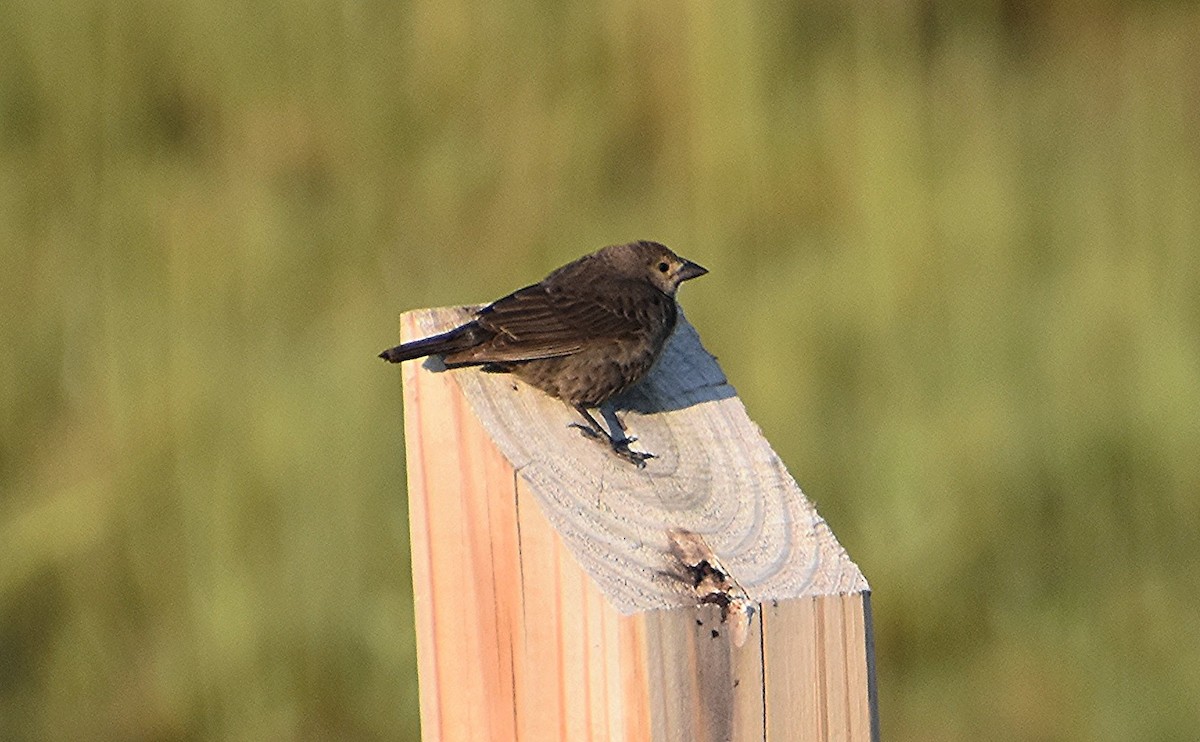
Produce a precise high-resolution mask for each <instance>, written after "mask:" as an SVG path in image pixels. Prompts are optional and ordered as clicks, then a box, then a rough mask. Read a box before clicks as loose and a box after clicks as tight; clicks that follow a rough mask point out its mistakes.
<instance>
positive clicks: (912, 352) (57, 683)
mask: <svg viewBox="0 0 1200 742" xmlns="http://www.w3.org/2000/svg"><path fill="white" fill-rule="evenodd" d="M887 5H888V9H887V10H885V11H878V10H872V11H870V12H868V11H866V10H862V11H853V10H851V9H850V8H849V7H848V6H844V5H843V4H841V3H809V4H805V5H803V6H802V7H792V6H791V4H787V3H765V4H758V5H755V6H754V8H753V9H750V8H749V7H748V6H746V7H738V8H735V7H734V6H732V5H729V6H720V7H718V6H717V5H712V4H702V5H697V4H692V3H667V4H662V3H657V4H643V3H632V2H620V3H608V4H598V5H597V7H595V8H590V9H589V8H588V7H586V6H582V5H573V6H569V7H559V5H558V4H554V3H542V4H522V5H521V6H520V7H513V8H505V9H504V10H501V7H502V6H499V5H496V6H490V7H489V8H486V9H482V10H480V9H476V8H474V7H471V6H469V5H466V4H456V3H445V2H439V3H428V2H424V3H407V4H403V5H402V6H400V5H398V4H392V3H383V2H378V3H371V2H357V3H352V2H346V3H342V4H337V3H326V2H306V3H282V2H276V3H265V4H249V5H247V4H245V3H232V2H229V3H223V2H210V3H198V2H189V1H187V0H174V1H171V2H158V3H152V2H121V3H117V2H110V3H104V2H98V1H97V0H79V1H78V2H63V1H62V0H57V1H55V2H49V3H42V2H33V1H32V0H23V1H21V0H0V261H2V265H3V266H4V268H3V270H0V317H2V321H0V347H3V348H4V352H5V356H6V358H5V360H4V362H3V363H0V738H2V739H5V740H27V739H28V740H35V739H37V740H40V739H46V740H51V739H54V740H57V739H73V740H74V739H80V740H86V739H121V740H159V739H163V740H165V739H172V740H174V739H247V740H252V739H253V740H258V739H405V738H411V737H414V736H415V735H416V733H417V731H416V730H417V723H418V722H417V715H416V714H417V712H416V673H415V661H414V656H413V637H412V606H411V593H410V587H409V578H408V571H409V562H408V554H407V523H406V518H405V506H404V490H403V483H404V468H403V460H402V438H401V417H400V414H401V405H400V390H399V379H398V374H397V373H396V372H395V369H388V368H386V367H385V366H383V365H382V364H381V362H379V361H378V360H377V359H376V358H375V357H374V356H375V353H377V352H378V351H379V350H380V349H381V348H383V347H385V346H386V345H388V344H390V343H391V342H393V341H394V339H395V335H396V317H397V316H398V314H399V312H400V311H401V310H403V309H407V308H413V307H419V306H433V305H447V304H459V303H472V302H479V301H486V300H488V299H490V298H494V297H495V296H498V295H499V294H501V293H503V292H505V291H507V290H510V289H512V288H514V287H516V286H518V285H521V284H522V283H524V282H530V281H532V280H536V279H537V278H539V277H540V276H541V275H543V274H544V273H545V272H547V271H548V270H550V269H551V268H553V267H556V266H557V265H559V264H561V263H563V262H565V261H567V260H569V259H571V258H573V257H575V256H577V255H579V254H581V253H583V252H585V251H588V250H591V249H594V248H596V247H599V246H601V245H604V244H608V243H612V242H617V241H624V240H628V239H633V238H642V237H646V238H654V239H659V240H662V241H664V242H666V243H667V244H669V245H672V246H673V247H675V248H677V249H678V250H679V252H680V253H682V254H684V255H686V256H688V257H690V258H693V259H695V260H697V261H698V262H700V263H702V264H704V265H705V266H707V267H708V268H710V269H711V270H712V273H711V275H709V276H707V277H705V278H704V279H703V280H701V281H697V282H695V283H694V284H689V285H688V287H687V288H686V289H685V290H684V291H683V296H682V300H683V304H684V306H685V308H686V309H687V311H688V313H689V317H690V318H691V319H692V321H693V322H694V323H695V324H696V325H697V326H698V327H699V328H700V330H701V333H702V335H703V337H704V339H705V342H706V344H707V345H708V347H709V349H710V350H712V351H713V352H714V353H716V354H717V355H719V356H720V358H721V362H722V364H723V366H724V368H725V370H726V372H727V373H728V375H729V378H730V379H731V380H732V381H733V383H734V384H735V385H736V386H737V388H738V390H739V392H740V393H741V394H742V397H743V399H744V400H745V401H746V403H747V405H748V407H749V409H750V412H751V414H752V416H754V417H755V418H756V420H758V421H759V422H760V423H761V424H762V426H763V428H764V430H765V431H766V433H767V435H768V437H769V438H770V439H771V440H772V442H773V443H774V444H775V446H776V448H777V449H778V450H779V451H780V453H781V455H782V456H783V458H784V460H785V461H786V462H787V463H788V465H789V467H790V469H791V470H792V472H793V474H794V475H795V476H796V477H797V479H798V480H799V481H800V483H801V485H802V486H803V487H804V488H805V490H806V491H807V492H808V493H809V495H810V496H812V497H813V498H814V499H816V500H817V502H818V505H819V506H820V508H821V510H822V513H823V514H824V515H825V516H826V518H827V519H828V520H829V521H830V523H831V524H832V525H833V527H834V530H835V532H836V533H837V534H838V535H839V537H840V538H841V539H842V541H843V543H845V545H846V546H847V548H848V549H849V551H850V553H851V555H852V556H853V557H854V558H855V559H856V560H857V561H858V562H859V563H860V565H861V566H862V567H863V570H864V571H865V572H866V574H867V576H868V578H869V579H870V581H871V584H872V587H873V588H874V590H875V617H876V621H877V626H876V631H877V643H878V661H879V681H880V696H881V713H882V721H883V732H884V736H885V738H887V739H892V740H900V739H913V740H940V739H946V740H957V739H988V738H992V739H1006V740H1007V739H1064V740H1069V739H1078V740H1096V739H1099V740H1127V739H1185V738H1189V737H1190V736H1192V735H1194V733H1195V730H1196V729H1197V728H1200V706H1198V705H1197V704H1196V703H1195V699H1196V698H1200V623H1198V622H1197V621H1196V620H1195V614H1196V612H1197V610H1198V609H1200V601H1198V600H1197V597H1196V595H1197V588H1198V587H1200V584H1198V583H1200V577H1198V576H1200V556H1198V555H1200V497H1198V496H1197V495H1198V494H1200V466H1198V465H1197V463H1196V462H1197V461H1198V460H1200V382H1198V380H1200V298H1197V297H1200V291H1198V290H1197V286H1200V249H1198V246H1200V207H1198V205H1200V145H1198V143H1197V139H1196V132H1197V131H1198V130H1200V108H1197V106H1196V98H1197V84H1198V81H1200V78H1198V77H1197V75H1196V71H1195V70H1196V67H1195V61H1194V57H1195V49H1197V48H1200V12H1198V11H1197V10H1194V9H1193V8H1192V6H1190V5H1189V4H1186V3H1139V2H1128V3H1121V2H1112V3H1107V4H1105V5H1104V7H1103V8H1102V9H1101V10H1097V9H1088V8H1084V7H1077V6H1074V5H1071V4H1068V3H1051V4H1047V5H1045V6H1039V5H1037V4H1033V5H1027V4H1024V5H1023V4H1012V3H1008V4H1003V5H993V4H991V3H987V2H979V3H971V4H967V6H965V7H960V6H959V4H953V3H935V4H931V5H925V4H917V3H900V4H896V3H891V4H887ZM863 7H864V8H865V7H866V6H863ZM734 297H737V298H736V300H735V299H734Z"/></svg>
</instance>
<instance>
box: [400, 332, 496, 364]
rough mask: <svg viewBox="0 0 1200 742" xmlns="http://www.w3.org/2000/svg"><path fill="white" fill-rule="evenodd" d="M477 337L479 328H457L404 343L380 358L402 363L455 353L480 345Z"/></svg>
mask: <svg viewBox="0 0 1200 742" xmlns="http://www.w3.org/2000/svg"><path fill="white" fill-rule="evenodd" d="M477 335H478V328H477V326H476V325H475V324H474V323H470V324H466V325H463V326H462V327H456V328H455V329H453V330H451V331H450V332H443V333H442V334H441V335H434V336H432V337H427V338H422V339H420V340H413V341H412V342H410V343H402V344H400V345H397V346H395V347H393V348H388V349H387V350H385V351H383V352H382V353H380V354H379V357H380V358H382V359H383V360H385V361H388V362H390V363H400V362H401V361H411V360H412V359H414V358H424V357H425V356H434V355H445V354H447V353H454V352H455V351H459V350H463V349H465V348H469V347H471V346H472V345H474V344H476V343H478V342H479V338H478V337H477Z"/></svg>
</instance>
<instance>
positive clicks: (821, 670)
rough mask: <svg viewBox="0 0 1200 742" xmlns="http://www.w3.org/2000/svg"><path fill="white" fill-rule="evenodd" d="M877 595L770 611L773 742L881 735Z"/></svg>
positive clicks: (783, 604) (767, 677) (766, 648)
mask: <svg viewBox="0 0 1200 742" xmlns="http://www.w3.org/2000/svg"><path fill="white" fill-rule="evenodd" d="M869 600H870V594H869V593H859V594H851V595H829V596H822V597H816V598H800V599H796V600H789V601H780V602H779V603H775V604H770V605H764V606H763V611H762V631H763V660H764V685H765V692H764V699H765V703H766V708H765V716H766V739H770V740H792V739H811V740H819V741H821V740H830V741H831V742H832V741H833V740H862V741H863V742H872V741H875V742H877V740H878V739H879V720H878V711H877V707H876V694H875V679H874V667H875V658H874V650H873V646H874V645H873V640H872V637H871V627H870V624H869V618H870V614H869Z"/></svg>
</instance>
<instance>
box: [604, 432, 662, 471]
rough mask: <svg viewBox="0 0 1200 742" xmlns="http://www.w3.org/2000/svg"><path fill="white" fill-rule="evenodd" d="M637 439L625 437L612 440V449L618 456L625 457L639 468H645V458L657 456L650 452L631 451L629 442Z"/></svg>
mask: <svg viewBox="0 0 1200 742" xmlns="http://www.w3.org/2000/svg"><path fill="white" fill-rule="evenodd" d="M635 440H637V439H636V438H625V439H623V440H619V441H612V450H613V453H615V454H616V455H617V456H618V457H620V458H622V459H625V460H626V461H628V462H629V463H631V464H633V465H634V466H636V467H637V468H639V469H645V468H646V459H656V458H658V457H657V456H655V455H654V454H652V453H644V452H642V451H633V450H631V449H630V448H629V444H630V443H632V442H633V441H635Z"/></svg>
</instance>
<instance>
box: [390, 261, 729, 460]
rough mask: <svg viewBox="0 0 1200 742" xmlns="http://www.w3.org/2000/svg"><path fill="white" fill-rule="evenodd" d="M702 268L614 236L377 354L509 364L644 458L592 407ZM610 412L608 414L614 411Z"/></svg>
mask: <svg viewBox="0 0 1200 742" xmlns="http://www.w3.org/2000/svg"><path fill="white" fill-rule="evenodd" d="M707 272H708V271H707V270H705V269H704V268H702V267H700V266H699V265H697V264H695V263H693V262H691V261H690V260H684V259H683V258H681V257H679V256H678V255H676V254H675V253H673V252H671V251H670V250H669V249H667V248H666V246H664V245H660V244H658V243H657V242H646V241H642V242H631V243H629V244H627V245H612V246H610V247H606V248H604V249H602V250H598V251H596V252H594V253H592V254H590V255H585V256H583V257H582V258H580V259H578V260H576V261H575V262H573V263H568V264H566V265H564V266H563V267H561V268H559V269H558V270H556V271H554V272H553V273H551V274H550V275H548V276H546V277H545V278H544V279H542V280H541V281H540V282H539V283H535V284H533V285H532V286H526V287H525V288H523V289H520V290H519V291H514V292H513V293H511V294H509V295H508V296H506V297H504V298H502V299H497V300H496V301H494V302H492V303H491V304H489V305H487V306H486V307H484V308H482V309H480V310H479V311H478V312H476V314H475V319H473V320H471V321H470V322H467V323H466V324H464V325H461V326H459V327H456V328H454V329H453V330H450V331H449V332H445V333H442V334H441V335H434V336H433V337H428V338H424V339H421V340H414V341H413V342H410V343H404V344H403V345H397V346H396V347H394V348H389V349H388V350H385V351H384V352H382V353H380V354H379V357H380V358H383V359H384V360H387V361H390V362H392V363H400V362H401V361H407V360H411V359H413V358H421V357H423V356H429V355H440V356H442V358H443V360H444V361H445V364H446V366H447V367H449V368H458V367H461V366H482V367H483V370H484V371H494V372H508V373H512V374H513V375H515V376H517V377H518V378H520V379H521V380H523V381H525V382H526V383H528V384H531V385H532V386H535V387H537V388H538V389H541V390H542V391H544V392H546V393H547V394H549V395H551V396H553V397H558V398H559V399H561V400H563V401H564V402H566V403H567V404H569V405H571V406H573V407H574V408H575V409H576V410H578V411H579V413H580V414H581V415H582V416H583V418H584V419H585V420H586V421H587V423H588V424H587V425H586V426H584V425H580V424H578V423H576V424H575V427H578V428H579V429H580V430H581V431H583V432H584V433H585V434H587V435H588V436H590V437H593V438H603V439H605V440H606V441H607V442H608V443H609V445H611V446H612V450H613V451H614V452H615V453H617V454H618V455H619V456H621V457H622V458H624V459H626V460H628V461H630V462H632V463H634V464H636V465H637V466H639V467H641V466H645V459H648V458H653V456H654V455H653V454H649V453H639V452H635V451H631V450H629V444H630V443H632V442H633V440H634V439H631V438H627V437H626V436H625V431H624V426H621V425H620V422H619V421H618V425H619V426H620V427H621V428H622V429H621V430H620V434H619V435H618V434H617V431H616V430H613V431H612V432H611V433H610V432H605V430H604V428H603V427H601V425H600V424H599V423H598V422H596V419H595V418H594V417H592V414H591V413H590V412H589V411H588V410H589V408H598V407H600V406H601V405H603V404H604V403H606V402H608V401H609V400H611V399H612V398H613V397H615V396H616V395H618V394H620V393H621V392H623V391H625V390H626V389H628V388H629V387H631V386H633V385H634V384H636V383H637V382H639V381H641V380H642V378H643V377H645V375H646V374H647V373H648V372H649V371H650V368H651V367H652V366H653V365H654V362H655V361H656V360H657V359H658V356H659V354H660V353H661V352H662V349H663V345H664V344H665V343H666V341H667V338H668V337H670V335H671V332H672V331H673V330H674V329H675V319H676V317H677V315H678V307H677V306H676V304H675V292H676V290H678V288H679V284H681V283H683V282H684V281H687V280H688V279H691V278H697V277H699V276H703V275H704V274H705V273H707ZM614 419H615V415H614Z"/></svg>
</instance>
